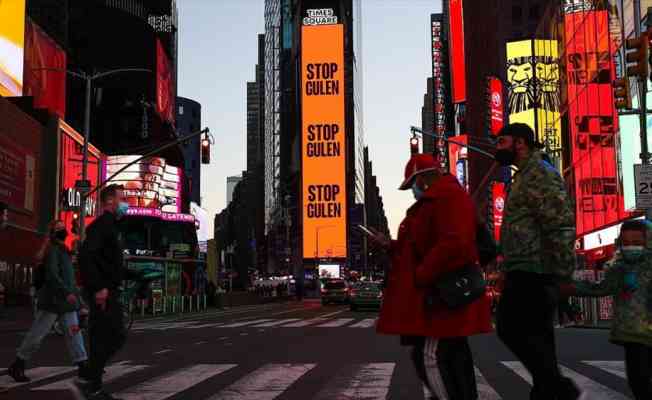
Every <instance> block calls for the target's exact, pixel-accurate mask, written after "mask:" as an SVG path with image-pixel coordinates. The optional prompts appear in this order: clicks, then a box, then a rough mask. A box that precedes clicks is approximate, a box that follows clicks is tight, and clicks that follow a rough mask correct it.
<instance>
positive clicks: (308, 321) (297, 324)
mask: <svg viewBox="0 0 652 400" xmlns="http://www.w3.org/2000/svg"><path fill="white" fill-rule="evenodd" d="M324 321H327V319H326V318H312V319H306V320H303V321H299V322H294V323H292V324H287V325H283V326H282V327H281V328H302V327H304V326H309V325H314V324H319V323H322V322H324Z"/></svg>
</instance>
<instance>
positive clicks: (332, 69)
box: [301, 24, 347, 258]
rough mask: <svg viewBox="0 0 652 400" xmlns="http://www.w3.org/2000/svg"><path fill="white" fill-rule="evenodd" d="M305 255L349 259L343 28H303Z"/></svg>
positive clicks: (336, 26)
mask: <svg viewBox="0 0 652 400" xmlns="http://www.w3.org/2000/svg"><path fill="white" fill-rule="evenodd" d="M301 89H302V90H301V111H302V144H301V152H302V178H303V179H302V182H303V187H302V194H303V256H304V258H345V257H346V256H347V237H346V225H347V224H346V210H347V207H346V203H347V202H346V140H345V139H346V138H345V132H346V129H345V119H344V27H343V25H341V24H338V25H315V26H302V27H301Z"/></svg>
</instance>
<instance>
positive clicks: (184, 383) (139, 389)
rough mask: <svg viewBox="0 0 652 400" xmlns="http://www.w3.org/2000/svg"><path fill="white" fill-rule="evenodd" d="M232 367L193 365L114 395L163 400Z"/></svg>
mask: <svg viewBox="0 0 652 400" xmlns="http://www.w3.org/2000/svg"><path fill="white" fill-rule="evenodd" d="M234 367H236V364H198V365H194V366H192V367H188V368H184V369H181V370H176V371H172V372H170V373H168V374H166V375H163V376H162V377H160V378H157V379H151V380H149V381H146V382H144V383H142V384H140V385H137V386H134V387H132V388H129V389H126V390H124V391H122V392H120V393H117V394H116V397H117V398H120V399H124V400H164V399H167V398H168V397H172V396H174V395H175V394H177V393H179V392H183V391H184V390H187V389H189V388H191V387H193V386H195V385H196V384H198V383H200V382H203V381H205V380H207V379H209V378H212V377H213V376H216V375H219V374H221V373H223V372H225V371H228V370H230V369H232V368H234Z"/></svg>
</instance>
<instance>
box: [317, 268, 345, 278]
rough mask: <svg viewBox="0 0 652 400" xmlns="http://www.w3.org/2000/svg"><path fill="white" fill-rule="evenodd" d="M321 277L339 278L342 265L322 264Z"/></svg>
mask: <svg viewBox="0 0 652 400" xmlns="http://www.w3.org/2000/svg"><path fill="white" fill-rule="evenodd" d="M319 277H320V278H326V279H332V278H339V277H340V266H339V265H338V264H335V265H326V264H320V265H319Z"/></svg>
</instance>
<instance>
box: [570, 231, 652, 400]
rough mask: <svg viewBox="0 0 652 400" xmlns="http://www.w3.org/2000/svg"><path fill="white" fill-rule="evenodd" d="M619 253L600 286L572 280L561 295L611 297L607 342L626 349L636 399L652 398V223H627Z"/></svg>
mask: <svg viewBox="0 0 652 400" xmlns="http://www.w3.org/2000/svg"><path fill="white" fill-rule="evenodd" d="M617 247H618V251H617V253H616V256H615V257H614V259H613V260H612V261H611V263H610V265H609V266H608V267H607V269H606V275H605V279H604V280H603V281H602V282H600V283H591V282H587V281H575V282H573V284H570V285H563V286H562V293H565V294H568V295H574V296H580V297H602V296H614V317H613V322H612V328H611V335H610V339H609V340H610V341H611V342H612V343H614V344H618V345H621V346H623V347H624V348H625V366H626V370H627V380H628V383H629V386H630V388H631V390H632V392H633V393H634V397H635V399H636V400H649V399H652V222H650V221H646V220H634V221H627V222H625V223H624V224H623V225H622V228H621V231H620V237H619V238H618V241H617Z"/></svg>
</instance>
